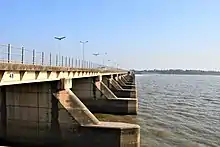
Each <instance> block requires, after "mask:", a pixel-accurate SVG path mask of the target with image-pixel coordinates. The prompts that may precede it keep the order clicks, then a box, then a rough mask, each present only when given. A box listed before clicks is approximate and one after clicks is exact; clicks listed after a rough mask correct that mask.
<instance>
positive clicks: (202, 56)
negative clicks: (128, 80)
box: [0, 0, 220, 70]
mask: <svg viewBox="0 0 220 147" xmlns="http://www.w3.org/2000/svg"><path fill="white" fill-rule="evenodd" d="M219 6H220V1H219V0H19V1H18V0H0V18H1V19H0V44H8V43H10V44H12V45H13V46H16V47H22V46H23V47H25V49H27V50H32V49H35V50H37V51H40V52H41V51H44V52H46V53H49V52H52V53H53V54H56V53H60V54H62V55H64V56H71V57H74V58H80V59H82V45H81V44H80V41H86V40H88V43H86V44H85V48H84V49H85V60H89V61H93V62H96V63H100V64H101V63H102V62H103V60H104V63H105V64H107V65H109V66H113V65H115V63H118V64H119V67H121V68H125V69H138V70H140V69H170V68H172V69H177V68H178V69H202V70H220V17H219V15H220V9H219ZM54 36H66V38H65V39H64V40H61V41H58V40H55V39H54ZM93 53H100V55H99V56H97V57H96V56H93V55H92V54H93ZM105 53H107V55H105ZM108 60H110V61H108Z"/></svg>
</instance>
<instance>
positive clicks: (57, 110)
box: [0, 81, 140, 147]
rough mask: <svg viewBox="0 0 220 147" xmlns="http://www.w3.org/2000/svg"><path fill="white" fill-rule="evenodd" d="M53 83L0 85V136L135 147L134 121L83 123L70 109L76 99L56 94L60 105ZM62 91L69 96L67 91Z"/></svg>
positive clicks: (49, 142)
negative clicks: (130, 122)
mask: <svg viewBox="0 0 220 147" xmlns="http://www.w3.org/2000/svg"><path fill="white" fill-rule="evenodd" d="M57 85H58V84H57V81H54V82H42V83H31V84H21V85H13V86H4V87H3V86H2V87H0V100H1V101H0V102H1V105H0V106H1V109H0V110H1V129H2V128H4V129H3V131H2V130H1V132H0V133H1V138H4V139H5V140H8V141H11V142H16V144H17V143H25V144H29V145H30V146H33V144H35V145H54V144H56V145H62V146H77V147H84V146H99V147H106V146H107V147H112V146H115V147H122V146H131V147H139V145H140V134H139V132H140V128H139V126H138V125H132V124H125V123H105V122H100V121H99V123H97V124H96V123H84V122H85V121H84V120H83V119H81V118H78V115H75V113H74V114H73V113H72V108H75V109H77V107H81V106H82V105H80V104H79V101H72V100H71V99H70V98H69V97H67V96H65V97H60V98H61V99H62V100H61V101H62V102H61V103H62V105H61V104H60V103H59V101H58V99H56V98H55V97H54V95H53V93H56V92H57ZM65 94H69V96H70V97H71V93H68V92H67V93H65ZM5 100H6V101H5ZM67 100H68V101H67ZM75 102H76V103H75ZM63 106H65V107H66V108H65V107H63ZM4 109H5V110H7V115H5V111H4ZM81 109H83V110H86V109H87V108H85V107H83V108H81ZM87 110H88V109H87ZM81 112H82V111H81ZM84 112H85V111H84ZM86 114H91V113H86ZM82 116H85V115H82ZM82 116H80V117H82ZM85 119H86V118H85ZM82 120H83V121H82ZM92 120H96V119H92ZM91 122H93V121H91ZM95 122H96V121H95ZM4 131H5V134H4ZM85 140H86V141H85Z"/></svg>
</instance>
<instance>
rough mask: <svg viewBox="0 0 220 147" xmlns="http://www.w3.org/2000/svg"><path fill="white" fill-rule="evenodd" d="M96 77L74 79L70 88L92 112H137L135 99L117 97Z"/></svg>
mask: <svg viewBox="0 0 220 147" xmlns="http://www.w3.org/2000/svg"><path fill="white" fill-rule="evenodd" d="M99 78H100V77H97V78H84V79H74V80H73V82H72V83H73V86H72V90H73V92H74V93H75V94H76V96H77V97H78V98H79V99H80V100H81V101H82V102H83V103H84V104H85V105H86V106H87V107H88V108H89V110H90V111H91V112H93V113H111V114H137V108H136V103H137V100H136V99H134V98H133V99H132V98H129V97H128V98H127V99H126V98H117V97H116V96H115V95H114V93H113V92H112V91H111V90H110V89H108V87H107V86H106V85H105V84H104V83H103V82H100V81H99V80H100V79H99Z"/></svg>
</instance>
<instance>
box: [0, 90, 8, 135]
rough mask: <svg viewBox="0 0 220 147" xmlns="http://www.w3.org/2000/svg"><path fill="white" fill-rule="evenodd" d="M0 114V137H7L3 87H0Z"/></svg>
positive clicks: (4, 91)
mask: <svg viewBox="0 0 220 147" xmlns="http://www.w3.org/2000/svg"><path fill="white" fill-rule="evenodd" d="M0 112H1V117H0V120H1V126H0V130H1V132H0V136H1V137H4V138H5V137H6V136H7V109H6V90H5V87H4V86H2V87H0Z"/></svg>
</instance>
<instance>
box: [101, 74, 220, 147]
mask: <svg viewBox="0 0 220 147" xmlns="http://www.w3.org/2000/svg"><path fill="white" fill-rule="evenodd" d="M136 83H137V89H138V97H139V111H138V115H137V116H129V115H128V116H113V115H106V116H105V117H103V116H101V117H100V116H99V118H104V119H103V120H110V121H114V120H116V121H123V122H130V123H137V124H139V125H140V127H141V147H219V146H220V76H199V75H193V76H192V75H156V74H148V75H136Z"/></svg>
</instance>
